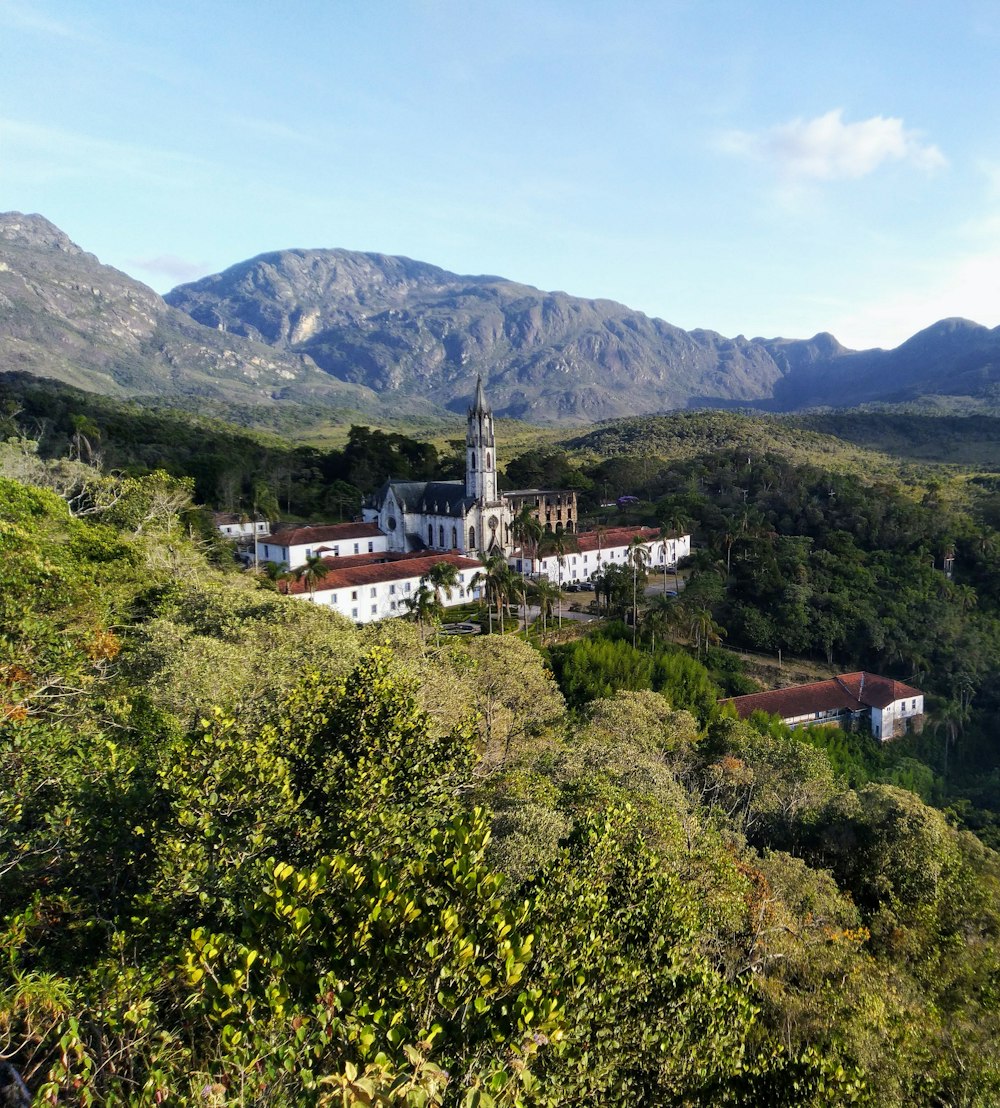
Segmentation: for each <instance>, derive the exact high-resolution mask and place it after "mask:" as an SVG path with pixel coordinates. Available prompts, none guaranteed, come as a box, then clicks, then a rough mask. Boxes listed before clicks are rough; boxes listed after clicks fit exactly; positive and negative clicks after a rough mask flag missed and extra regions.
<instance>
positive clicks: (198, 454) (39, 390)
mask: <svg viewBox="0 0 1000 1108" xmlns="http://www.w3.org/2000/svg"><path fill="white" fill-rule="evenodd" d="M15 437H25V438H28V439H31V440H34V441H37V442H38V444H39V450H40V452H41V454H42V456H43V457H46V458H61V457H64V456H67V455H68V456H71V457H73V458H76V459H79V460H81V461H84V462H87V463H90V462H99V463H100V464H101V465H102V466H103V467H104V468H105V469H110V470H117V471H120V472H124V473H127V474H129V475H132V476H142V475H144V474H148V473H152V472H154V471H156V470H162V471H163V472H165V473H169V474H171V475H172V476H175V477H190V478H192V479H193V480H194V490H195V496H196V498H197V500H198V502H199V503H201V504H204V505H207V506H210V507H213V508H219V509H222V510H225V511H232V512H236V513H242V514H245V515H246V516H247V517H248V518H249V517H251V516H253V515H257V516H258V518H277V517H278V516H279V515H281V516H290V517H297V518H306V519H334V520H336V519H350V518H352V517H353V516H355V515H356V514H357V513H358V512H359V511H360V505H361V498H362V496H363V495H364V494H366V493H369V492H372V491H374V490H375V489H377V488H378V487H379V485H380V484H382V482H383V481H385V479H386V478H387V477H389V476H395V477H402V478H413V479H429V478H431V477H438V476H441V475H442V474H444V475H446V476H452V475H454V476H461V475H462V474H464V468H461V469H459V468H458V465H459V463H458V460H457V459H456V458H455V457H454V456H453V455H452V454H447V455H444V456H439V453H438V451H437V449H436V448H435V447H434V446H433V445H431V444H429V443H423V442H418V441H417V440H415V439H412V438H409V437H408V436H406V435H401V434H397V433H394V432H386V431H380V430H377V429H372V428H369V427H364V426H354V427H352V428H351V431H350V434H349V438H348V442H347V445H346V446H345V447H344V449H342V450H319V449H317V448H315V447H311V446H294V445H292V444H290V443H288V442H286V441H283V440H281V439H278V438H276V437H274V436H269V435H265V434H262V433H259V432H250V431H243V430H240V429H239V428H237V427H234V426H233V425H232V424H228V423H224V422H222V421H219V420H213V419H208V418H204V417H198V416H194V415H188V414H186V413H183V412H179V411H176V410H173V409H157V408H152V407H146V406H143V405H140V404H137V403H134V402H123V401H114V400H109V399H107V398H104V397H100V396H96V395H94V394H91V393H85V392H82V391H80V390H77V389H72V388H69V387H68V386H65V385H62V384H59V383H56V382H48V381H38V380H37V379H36V378H32V377H28V376H26V375H23V374H3V375H0V439H3V438H7V439H11V438H15ZM461 465H462V467H464V456H463V458H462V459H461Z"/></svg>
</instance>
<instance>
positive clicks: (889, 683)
mask: <svg viewBox="0 0 1000 1108" xmlns="http://www.w3.org/2000/svg"><path fill="white" fill-rule="evenodd" d="M722 703H723V704H732V706H733V707H734V708H735V709H736V712H737V714H738V715H739V716H740V718H742V719H746V718H747V717H748V716H750V715H751V714H752V713H753V712H766V713H767V714H768V715H774V716H780V717H781V718H782V719H783V720H784V721H785V723H787V724H788V725H789V726H790V727H803V726H806V725H808V724H833V725H836V726H845V725H846V726H850V725H852V724H856V723H858V722H864V723H867V724H868V726H869V727H870V728H871V732H872V735H874V736H875V738H876V739H881V740H882V741H883V742H884V741H885V740H886V739H895V738H898V737H899V736H900V735H905V734H906V732H907V731H920V730H921V729H922V728H923V724H924V694H923V693H922V692H921V691H920V690H919V689H915V688H913V687H912V686H910V685H904V684H903V682H902V681H895V680H893V679H892V678H891V677H880V676H879V675H878V674H876V673H867V672H863V671H860V670H859V671H858V672H856V673H842V674H841V675H840V676H839V677H833V678H830V680H828V681H813V682H811V683H810V684H808V685H793V686H791V687H790V688H786V689H773V690H771V691H770V692H760V693H750V694H749V695H747V696H734V697H732V698H730V699H729V700H724V701H722Z"/></svg>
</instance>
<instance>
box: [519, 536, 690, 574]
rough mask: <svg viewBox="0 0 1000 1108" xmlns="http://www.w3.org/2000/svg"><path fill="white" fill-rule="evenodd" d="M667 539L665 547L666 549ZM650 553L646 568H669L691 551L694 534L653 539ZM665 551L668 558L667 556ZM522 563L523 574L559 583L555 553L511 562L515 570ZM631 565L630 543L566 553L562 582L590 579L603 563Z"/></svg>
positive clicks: (647, 550) (647, 546)
mask: <svg viewBox="0 0 1000 1108" xmlns="http://www.w3.org/2000/svg"><path fill="white" fill-rule="evenodd" d="M664 542H665V544H666V550H665V551H664ZM643 545H644V546H645V547H646V552H647V553H648V555H649V564H648V566H647V570H649V571H653V570H662V569H663V566H664V564H666V565H667V567H668V568H669V567H670V566H672V565H676V563H677V562H678V561H679V560H680V559H681V558H686V557H688V556H689V555H690V553H691V536H690V535H681V536H680V537H679V538H677V539H666V540H664V541H661V540H660V539H653V540H651V541H650V542H647V543H644V544H643ZM664 554H666V559H664ZM519 562H520V564H521V567H522V568H521V570H520V572H522V573H537V574H540V575H541V576H544V577H548V579H549V580H550V581H555V582H556V583H558V582H559V579H560V578H559V559H558V558H557V557H556V556H555V555H554V554H549V555H548V556H547V557H545V558H536V559H534V560H533V561H532V559H530V558H511V559H510V564H511V565H512V566H513V568H514V569H517V568H518V563H519ZM623 565H628V546H627V545H626V546H605V547H603V548H602V549H601V550H600V551H597V550H589V551H587V553H586V554H574V553H567V554H565V555H563V565H562V583H563V584H564V585H567V584H572V583H573V582H577V581H589V580H590V579H591V577H593V575H594V574H595V573H597V572H598V570H600V569H602V568H603V567H604V566H623Z"/></svg>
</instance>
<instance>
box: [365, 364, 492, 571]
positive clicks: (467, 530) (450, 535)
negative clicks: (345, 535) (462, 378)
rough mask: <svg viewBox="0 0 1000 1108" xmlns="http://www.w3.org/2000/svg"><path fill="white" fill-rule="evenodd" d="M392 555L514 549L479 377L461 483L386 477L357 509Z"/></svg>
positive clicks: (484, 554)
mask: <svg viewBox="0 0 1000 1108" xmlns="http://www.w3.org/2000/svg"><path fill="white" fill-rule="evenodd" d="M362 519H363V520H364V522H365V523H375V524H377V525H378V526H379V527H380V528H381V529H382V532H383V533H384V534H385V535H386V537H387V546H388V549H389V550H391V551H399V552H404V551H405V552H411V551H420V550H440V551H449V552H452V553H457V554H465V555H468V556H472V557H475V556H477V555H478V556H482V557H489V556H490V555H491V554H494V553H500V554H503V555H504V557H508V556H509V555H510V553H511V552H512V550H513V546H514V542H513V539H512V537H511V525H512V524H513V521H514V508H513V505H512V503H511V501H510V500H509V499H508V498H507V497H506V496H503V495H501V493H500V492H499V490H498V489H497V451H496V435H495V433H494V430H493V412H492V411H491V410H490V409H489V408H488V407H487V405H486V397H485V395H484V394H483V379H482V377H479V378H478V380H477V381H476V394H475V399H474V400H473V403H472V407H471V408H470V409H469V414H468V429H467V431H466V435H465V481H464V482H462V481H397V480H394V479H393V478H390V479H389V480H388V481H386V482H385V484H384V485H383V486H382V487H381V488H380V489H379V490H378V491H377V492H376V493H373V494H372V496H370V497H369V498H368V500H367V502H366V504H365V505H364V507H363V509H362Z"/></svg>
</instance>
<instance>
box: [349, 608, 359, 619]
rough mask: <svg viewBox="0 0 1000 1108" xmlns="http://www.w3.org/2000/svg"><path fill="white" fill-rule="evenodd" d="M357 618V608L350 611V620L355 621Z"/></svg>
mask: <svg viewBox="0 0 1000 1108" xmlns="http://www.w3.org/2000/svg"><path fill="white" fill-rule="evenodd" d="M357 618H358V609H357V608H352V609H351V619H357Z"/></svg>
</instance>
